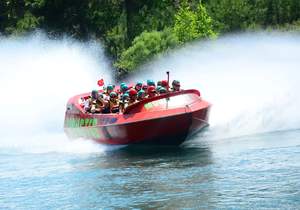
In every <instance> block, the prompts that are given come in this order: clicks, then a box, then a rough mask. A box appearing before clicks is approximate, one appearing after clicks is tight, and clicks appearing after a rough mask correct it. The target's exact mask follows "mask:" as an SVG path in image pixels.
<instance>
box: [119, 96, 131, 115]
mask: <svg viewBox="0 0 300 210" xmlns="http://www.w3.org/2000/svg"><path fill="white" fill-rule="evenodd" d="M128 100H129V94H128V93H124V94H123V95H122V96H121V101H120V102H119V113H123V112H124V110H125V109H126V107H127V106H128Z"/></svg>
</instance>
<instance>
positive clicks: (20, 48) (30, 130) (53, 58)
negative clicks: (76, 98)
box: [0, 34, 110, 153]
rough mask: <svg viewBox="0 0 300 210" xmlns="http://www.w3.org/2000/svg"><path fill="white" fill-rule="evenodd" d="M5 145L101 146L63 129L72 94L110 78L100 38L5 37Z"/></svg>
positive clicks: (1, 51) (32, 148) (77, 149)
mask: <svg viewBox="0 0 300 210" xmlns="http://www.w3.org/2000/svg"><path fill="white" fill-rule="evenodd" d="M0 64H1V68H0V75H1V77H0V78H1V79H0V86H1V87H0V95H1V98H2V100H1V111H0V119H1V122H0V126H1V129H0V136H1V137H0V150H1V152H2V151H11V150H17V151H23V152H34V153H45V152H71V153H90V152H99V151H100V152H101V151H103V150H104V149H103V147H101V146H99V145H97V146H96V145H95V144H94V143H92V142H89V141H69V140H68V139H67V137H66V136H65V135H64V133H63V120H64V112H65V107H66V102H67V100H68V98H69V97H70V96H71V95H75V94H78V93H80V92H84V91H90V90H91V89H94V88H96V81H97V80H96V79H97V78H99V77H100V76H103V77H105V78H106V80H110V74H109V73H108V72H109V65H108V63H107V61H106V59H105V58H104V55H103V52H102V49H101V47H99V44H97V43H95V42H90V43H79V42H76V41H74V40H71V39H67V38H66V39H63V40H49V39H47V38H46V37H45V36H44V35H43V34H35V35H32V36H29V37H23V38H18V39H16V38H10V39H0Z"/></svg>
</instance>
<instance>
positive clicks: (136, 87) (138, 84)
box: [134, 82, 143, 92]
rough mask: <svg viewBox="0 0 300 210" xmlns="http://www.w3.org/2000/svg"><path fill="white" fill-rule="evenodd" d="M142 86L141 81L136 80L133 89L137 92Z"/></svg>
mask: <svg viewBox="0 0 300 210" xmlns="http://www.w3.org/2000/svg"><path fill="white" fill-rule="evenodd" d="M142 87H143V83H141V82H137V83H136V85H135V86H134V89H135V90H136V91H137V92H139V91H140V90H141V89H142Z"/></svg>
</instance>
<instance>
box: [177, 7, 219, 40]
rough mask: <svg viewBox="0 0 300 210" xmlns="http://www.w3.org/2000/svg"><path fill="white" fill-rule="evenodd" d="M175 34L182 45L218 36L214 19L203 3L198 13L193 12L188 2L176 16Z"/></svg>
mask: <svg viewBox="0 0 300 210" xmlns="http://www.w3.org/2000/svg"><path fill="white" fill-rule="evenodd" d="M174 33H175V35H176V36H177V37H178V40H179V41H180V42H181V43H185V42H188V41H192V40H195V39H200V38H212V37H215V36H216V33H215V32H214V30H213V24H212V19H211V17H210V16H209V15H208V13H207V12H206V9H205V7H204V6H203V5H202V4H201V3H199V4H198V6H197V8H196V11H194V10H192V9H191V8H190V6H189V5H188V4H187V2H184V3H183V4H182V6H181V7H180V9H179V11H178V12H177V13H176V15H175V25H174Z"/></svg>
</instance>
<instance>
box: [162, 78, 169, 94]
mask: <svg viewBox="0 0 300 210" xmlns="http://www.w3.org/2000/svg"><path fill="white" fill-rule="evenodd" d="M161 86H162V87H163V88H165V89H166V90H167V91H168V88H169V84H168V81H167V80H162V81H161Z"/></svg>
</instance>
